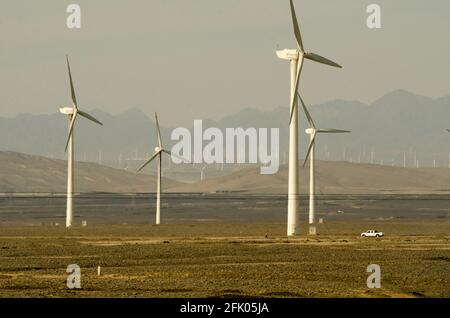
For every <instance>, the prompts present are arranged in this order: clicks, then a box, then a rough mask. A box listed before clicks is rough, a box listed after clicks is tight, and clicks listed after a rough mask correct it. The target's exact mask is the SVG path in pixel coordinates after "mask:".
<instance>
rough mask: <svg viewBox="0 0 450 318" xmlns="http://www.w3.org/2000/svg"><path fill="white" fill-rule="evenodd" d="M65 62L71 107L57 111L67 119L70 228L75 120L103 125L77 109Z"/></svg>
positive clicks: (68, 211)
mask: <svg viewBox="0 0 450 318" xmlns="http://www.w3.org/2000/svg"><path fill="white" fill-rule="evenodd" d="M66 61H67V70H68V72H69V79H70V92H71V95H72V107H64V108H60V109H59V111H60V112H61V113H62V114H64V115H67V119H68V127H69V129H68V135H67V142H66V153H67V206H66V227H71V226H72V223H73V188H74V186H73V184H74V183H73V156H74V149H73V131H74V127H75V120H76V119H77V117H78V115H80V116H82V117H84V118H86V119H89V120H90V121H93V122H94V123H97V124H99V125H102V126H103V124H102V123H101V122H99V121H98V120H97V119H95V118H94V117H93V116H91V115H89V114H88V113H86V112H84V111H82V110H80V109H79V108H78V103H77V98H76V96H75V89H74V87H73V81H72V73H71V71H70V65H69V57H68V56H67V55H66Z"/></svg>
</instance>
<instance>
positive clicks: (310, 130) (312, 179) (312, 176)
mask: <svg viewBox="0 0 450 318" xmlns="http://www.w3.org/2000/svg"><path fill="white" fill-rule="evenodd" d="M298 97H299V99H300V102H301V104H302V107H303V110H304V112H305V115H306V118H307V119H308V122H309V124H310V125H311V127H310V128H308V129H306V133H307V134H308V135H310V143H309V147H308V152H307V153H306V158H305V161H304V162H303V167H305V165H306V162H307V160H308V157H309V158H310V160H309V165H310V173H309V225H310V233H315V229H311V227H314V224H315V218H314V213H315V194H316V193H315V192H316V187H315V178H316V176H315V165H316V162H315V161H316V158H315V148H316V137H317V134H322V133H325V134H341V133H350V132H351V131H349V130H339V129H329V128H327V129H319V128H317V127H316V125H315V123H314V120H313V119H312V117H311V114H310V113H309V111H308V109H307V108H306V105H305V103H304V102H303V99H302V97H301V96H300V94H299V95H298ZM311 230H312V232H311Z"/></svg>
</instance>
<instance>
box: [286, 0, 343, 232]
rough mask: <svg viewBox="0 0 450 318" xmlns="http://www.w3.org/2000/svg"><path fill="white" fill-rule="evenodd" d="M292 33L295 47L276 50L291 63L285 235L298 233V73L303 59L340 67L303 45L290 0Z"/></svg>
mask: <svg viewBox="0 0 450 318" xmlns="http://www.w3.org/2000/svg"><path fill="white" fill-rule="evenodd" d="M290 5H291V15H292V22H293V25H294V34H295V38H296V40H297V49H294V50H289V49H284V50H282V51H277V56H278V58H280V59H283V60H288V61H290V65H291V98H290V100H291V101H290V102H291V104H290V120H289V188H288V224H287V235H288V236H293V235H298V234H300V232H299V227H298V226H297V224H298V222H299V176H298V107H297V105H298V103H297V92H298V88H299V81H300V74H301V71H302V68H303V61H304V59H308V60H312V61H315V62H318V63H322V64H326V65H329V66H333V67H338V68H341V66H340V65H339V64H336V63H335V62H333V61H331V60H329V59H326V58H324V57H322V56H320V55H317V54H315V53H310V52H308V51H306V50H305V48H304V46H303V40H302V36H301V34H300V27H299V24H298V20H297V15H296V13H295V8H294V4H293V2H292V0H290Z"/></svg>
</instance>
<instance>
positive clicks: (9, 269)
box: [0, 218, 450, 297]
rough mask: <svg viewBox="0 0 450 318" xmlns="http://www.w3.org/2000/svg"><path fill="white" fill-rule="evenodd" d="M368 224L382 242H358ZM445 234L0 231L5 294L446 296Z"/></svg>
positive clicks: (421, 230)
mask: <svg viewBox="0 0 450 318" xmlns="http://www.w3.org/2000/svg"><path fill="white" fill-rule="evenodd" d="M372 227H378V228H380V229H382V230H383V231H384V232H385V233H386V237H384V238H381V239H369V238H361V237H359V233H358V231H359V232H360V231H363V230H366V229H369V228H372ZM449 228H450V220H449V219H448V218H445V219H434V220H420V219H410V220H408V219H404V220H401V219H399V220H390V221H389V222H387V221H382V220H380V221H374V220H371V221H361V220H347V221H345V222H344V221H332V222H326V223H325V224H322V225H320V226H319V232H320V235H318V236H306V235H302V236H300V237H298V238H289V239H288V238H287V237H286V236H285V230H286V229H285V224H282V223H267V224H251V223H247V224H224V223H214V224H211V223H206V224H202V223H199V224H191V225H187V224H168V225H162V226H153V225H145V224H142V225H92V226H87V227H80V226H77V227H74V228H72V229H70V230H66V229H65V228H63V227H56V226H22V227H11V226H2V227H1V228H0V296H1V297H450V284H449V283H450V281H449V277H450V275H449V274H450V273H449V270H450V266H449V265H450V235H449ZM302 231H303V233H305V232H306V228H303V229H302ZM266 234H267V237H266ZM69 264H78V265H79V266H80V267H81V287H82V288H81V289H79V290H70V289H68V288H67V286H66V278H67V275H68V274H67V273H66V268H67V266H68V265H69ZM369 264H378V265H380V266H381V276H382V280H381V285H382V286H381V289H371V290H369V289H368V288H367V286H366V280H367V278H368V276H369V275H370V274H369V273H367V272H366V269H367V266H368V265H369ZM98 266H101V269H102V270H101V276H98V275H97V267H98Z"/></svg>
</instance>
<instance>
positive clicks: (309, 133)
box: [305, 128, 316, 135]
mask: <svg viewBox="0 0 450 318" xmlns="http://www.w3.org/2000/svg"><path fill="white" fill-rule="evenodd" d="M305 132H306V133H307V134H308V135H314V133H315V132H316V130H315V129H314V128H308V129H305Z"/></svg>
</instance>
